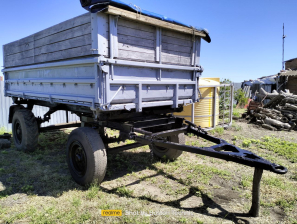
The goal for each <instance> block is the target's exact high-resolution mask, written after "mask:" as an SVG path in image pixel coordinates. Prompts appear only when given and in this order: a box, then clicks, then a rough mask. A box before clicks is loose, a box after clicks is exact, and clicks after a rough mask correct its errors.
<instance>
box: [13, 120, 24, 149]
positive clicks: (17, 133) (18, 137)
mask: <svg viewBox="0 0 297 224" xmlns="http://www.w3.org/2000/svg"><path fill="white" fill-rule="evenodd" d="M13 135H14V139H15V141H16V143H17V144H18V145H20V144H22V140H23V135H22V126H21V122H20V121H19V120H18V119H17V120H16V121H15V122H14V127H13Z"/></svg>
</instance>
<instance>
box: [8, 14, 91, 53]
mask: <svg viewBox="0 0 297 224" xmlns="http://www.w3.org/2000/svg"><path fill="white" fill-rule="evenodd" d="M86 23H91V13H86V14H84V15H81V16H78V17H75V18H73V19H70V20H67V21H64V22H62V23H59V24H57V25H55V26H52V27H50V28H47V29H45V30H42V31H40V32H38V33H35V34H32V35H30V36H28V37H25V38H22V39H20V40H17V41H14V42H11V43H9V44H6V45H5V52H6V54H14V53H19V52H21V51H26V50H31V49H33V47H34V45H33V42H34V40H39V39H42V38H45V37H47V36H51V35H53V34H55V33H59V32H62V31H65V30H68V29H71V28H74V27H77V26H81V25H83V24H86Z"/></svg>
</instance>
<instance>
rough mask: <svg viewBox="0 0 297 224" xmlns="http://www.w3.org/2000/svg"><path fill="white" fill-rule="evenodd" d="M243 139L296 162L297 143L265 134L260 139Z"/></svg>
mask: <svg viewBox="0 0 297 224" xmlns="http://www.w3.org/2000/svg"><path fill="white" fill-rule="evenodd" d="M244 141H248V142H251V143H252V144H255V145H256V146H257V147H259V148H261V149H267V150H269V151H272V152H275V153H277V154H279V155H282V156H284V157H285V158H287V159H288V160H290V161H291V162H293V163H296V162H297V143H294V142H289V141H286V140H284V139H281V138H276V137H269V136H265V137H263V138H261V139H260V140H255V139H250V140H244Z"/></svg>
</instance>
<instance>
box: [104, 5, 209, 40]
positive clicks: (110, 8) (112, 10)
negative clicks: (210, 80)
mask: <svg viewBox="0 0 297 224" xmlns="http://www.w3.org/2000/svg"><path fill="white" fill-rule="evenodd" d="M104 12H105V13H107V14H111V15H119V16H122V17H123V18H127V19H132V20H137V21H140V22H143V23H147V24H150V25H154V26H158V27H161V28H165V29H170V30H175V31H179V32H182V33H187V34H194V31H193V29H191V28H188V27H184V26H180V25H177V24H173V23H169V22H166V21H162V20H159V19H155V18H152V17H149V16H145V15H141V14H139V13H135V12H130V11H127V10H124V9H120V8H117V7H114V6H111V5H109V6H108V7H107V9H106V10H105V11H104ZM195 35H196V36H200V37H202V38H205V37H206V36H207V35H206V34H205V33H204V32H200V31H197V30H196V31H195Z"/></svg>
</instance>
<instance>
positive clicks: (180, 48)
mask: <svg viewBox="0 0 297 224" xmlns="http://www.w3.org/2000/svg"><path fill="white" fill-rule="evenodd" d="M162 49H163V50H167V51H170V52H181V53H187V54H191V52H192V47H186V46H180V45H176V44H168V43H162Z"/></svg>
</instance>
